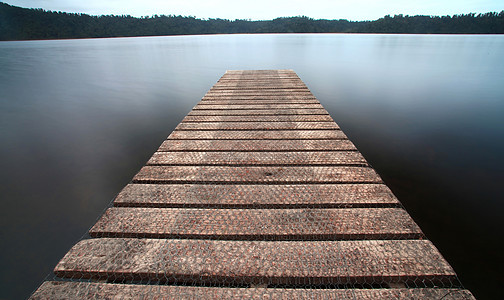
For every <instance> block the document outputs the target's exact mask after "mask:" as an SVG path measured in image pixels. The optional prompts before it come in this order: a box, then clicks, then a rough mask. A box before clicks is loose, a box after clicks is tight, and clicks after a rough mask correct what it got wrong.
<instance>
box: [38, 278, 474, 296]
mask: <svg viewBox="0 0 504 300" xmlns="http://www.w3.org/2000/svg"><path fill="white" fill-rule="evenodd" d="M76 298H80V299H271V300H276V299H342V300H343V299H344V300H354V299H370V300H375V299H428V300H430V299H432V300H439V299H443V300H456V299H468V300H470V299H475V298H474V297H473V295H472V294H471V292H469V291H468V290H462V289H441V288H436V289H425V288H423V289H422V288H414V289H314V288H306V289H304V288H303V289H286V288H230V287H227V288H226V287H197V286H173V285H172V286H170V285H146V284H144V285H141V284H113V283H94V282H71V281H47V282H44V284H43V285H42V286H41V287H40V288H39V289H37V291H35V293H34V294H33V295H32V296H31V297H30V299H32V300H38V299H54V300H66V299H76Z"/></svg>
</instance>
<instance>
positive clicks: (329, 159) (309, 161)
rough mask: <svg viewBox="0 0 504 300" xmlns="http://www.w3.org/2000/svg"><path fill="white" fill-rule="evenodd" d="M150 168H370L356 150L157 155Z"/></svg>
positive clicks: (152, 159) (151, 160) (163, 153)
mask: <svg viewBox="0 0 504 300" xmlns="http://www.w3.org/2000/svg"><path fill="white" fill-rule="evenodd" d="M147 165H219V166H228V165H249V166H253V165H256V166H261V165H262V166H264V165H292V166H296V165H298V166H303V165H305V166H306V165H312V166H319V165H354V166H369V165H368V163H367V162H366V160H365V159H364V157H363V156H362V154H360V153H359V152H357V151H326V152H323V151H317V152H156V153H154V155H153V156H152V157H151V158H150V159H149V161H148V162H147Z"/></svg>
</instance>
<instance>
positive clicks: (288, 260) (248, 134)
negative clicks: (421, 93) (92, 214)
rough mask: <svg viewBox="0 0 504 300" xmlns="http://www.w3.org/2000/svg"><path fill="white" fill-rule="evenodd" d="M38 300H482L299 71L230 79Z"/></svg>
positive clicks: (180, 129) (229, 75) (239, 74)
mask: <svg viewBox="0 0 504 300" xmlns="http://www.w3.org/2000/svg"><path fill="white" fill-rule="evenodd" d="M89 234H90V236H91V238H90V239H84V240H81V241H80V242H79V243H77V244H76V245H75V246H74V247H73V248H72V249H71V250H70V251H69V252H68V253H67V254H66V255H65V256H64V257H63V259H61V261H60V262H59V263H58V264H57V266H56V267H55V269H54V273H55V280H54V281H46V282H44V283H43V284H42V285H41V286H40V287H39V289H38V290H37V291H35V293H34V294H33V295H32V298H33V299H71V298H96V299H103V298H114V299H116V298H117V299H123V298H134V299H143V298H155V299H165V298H196V297H202V298H205V299H206V298H213V299H219V298H258V299H259V298H260V299H263V298H268V299H270V298H271V299H297V298H309V299H312V298H316V299H329V298H330V299H333V298H341V299H380V298H382V299H390V298H401V299H402V298H404V299H474V298H473V296H472V295H471V293H470V292H469V291H467V290H464V289H463V288H461V285H460V283H459V281H458V279H457V277H456V274H455V272H454V271H453V269H452V267H451V266H450V265H449V264H448V263H447V262H446V261H445V259H444V258H443V257H442V255H441V254H440V253H439V252H438V250H437V249H436V248H435V246H434V245H433V244H432V243H431V242H430V241H429V240H427V239H426V238H425V236H424V235H423V233H422V231H421V230H420V228H419V227H418V226H417V225H416V224H415V222H414V221H413V220H412V219H411V217H410V216H409V215H408V214H407V212H406V211H405V210H404V209H403V207H402V206H401V204H400V203H399V201H398V200H397V199H396V197H395V196H394V195H393V194H392V192H391V191H390V190H389V188H388V187H387V186H386V185H385V184H384V183H383V182H382V180H381V178H380V176H379V175H378V174H377V173H376V171H375V170H374V169H373V168H371V167H370V166H369V164H368V163H367V161H366V160H365V159H364V157H363V156H362V155H361V154H360V153H359V152H358V151H357V149H356V148H355V146H354V145H353V144H352V142H351V141H349V140H348V138H347V137H346V135H345V134H344V133H343V132H342V131H341V130H340V128H339V127H338V125H337V124H336V123H335V122H334V121H333V120H332V118H331V117H330V116H329V114H328V113H327V111H326V110H325V109H324V108H323V107H322V105H321V104H320V103H319V101H318V100H317V99H316V98H315V97H314V96H313V94H312V93H311V92H310V91H309V89H308V88H307V87H306V85H305V84H304V83H303V82H302V81H301V80H300V79H299V77H298V76H297V75H296V74H295V73H294V72H293V71H291V70H265V71H227V72H226V73H225V75H224V76H223V77H222V78H221V79H220V80H219V81H218V83H217V84H215V85H214V86H213V87H212V89H211V90H210V91H209V92H208V93H207V94H206V95H205V96H204V97H203V99H202V100H201V102H200V103H199V104H198V105H196V106H195V107H194V109H193V110H192V111H191V112H190V113H189V115H188V116H186V117H185V119H184V120H183V121H182V123H180V124H179V125H178V126H177V128H176V129H175V131H174V132H173V133H172V134H171V135H170V136H169V137H168V138H167V140H166V141H164V142H163V144H162V145H161V146H160V147H159V149H158V151H157V152H156V153H154V155H153V156H152V158H151V159H150V160H149V161H148V162H147V165H146V166H144V167H143V168H142V169H141V170H140V172H138V174H137V175H136V176H135V177H134V178H133V180H132V181H131V183H130V184H128V185H127V186H126V187H125V188H124V189H123V190H122V191H121V193H120V194H119V195H118V196H117V198H116V199H115V200H114V206H113V207H111V208H109V209H108V210H107V211H106V213H105V214H104V215H103V216H102V217H101V219H100V220H99V221H98V222H97V223H96V224H95V225H94V226H93V227H92V228H91V230H90V232H89Z"/></svg>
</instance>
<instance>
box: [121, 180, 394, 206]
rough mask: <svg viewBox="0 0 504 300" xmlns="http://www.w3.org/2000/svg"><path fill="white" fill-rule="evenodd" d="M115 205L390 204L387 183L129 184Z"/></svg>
mask: <svg viewBox="0 0 504 300" xmlns="http://www.w3.org/2000/svg"><path fill="white" fill-rule="evenodd" d="M114 205H115V206H130V207H200V208H203V207H206V208H212V207H213V208H296V207H297V208H324V207H325V208H330V207H335V208H337V207H391V206H398V205H399V201H398V200H397V198H396V197H394V195H393V194H392V192H391V191H390V189H389V188H388V187H387V186H386V185H384V184H299V185H289V184H282V185H274V184H270V185H253V184H239V185H222V184H128V185H127V186H126V187H125V188H124V189H123V190H122V191H121V192H120V193H119V195H117V197H116V199H115V200H114Z"/></svg>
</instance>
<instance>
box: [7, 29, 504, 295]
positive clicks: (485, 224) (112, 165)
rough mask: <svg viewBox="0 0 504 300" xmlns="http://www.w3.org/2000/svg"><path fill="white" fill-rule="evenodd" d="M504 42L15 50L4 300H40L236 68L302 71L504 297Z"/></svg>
mask: <svg viewBox="0 0 504 300" xmlns="http://www.w3.org/2000/svg"><path fill="white" fill-rule="evenodd" d="M503 58H504V36H501V35H473V36H470V35H372V34H359V35H347V34H283V35H279V34H271V35H208V36H175V37H141V38H115V39H83V40H54V41H20V42H0V70H1V72H0V140H1V141H2V147H0V161H1V166H2V172H1V173H0V181H1V185H0V195H1V197H2V199H1V204H2V209H1V210H0V222H1V223H0V224H1V228H2V230H1V232H0V240H1V241H2V245H3V246H2V247H0V254H1V255H0V260H1V268H0V269H1V280H0V284H1V288H0V293H1V294H0V298H1V299H14V298H22V297H27V296H29V295H30V293H31V292H32V291H33V290H34V289H36V288H37V287H38V285H39V284H40V283H41V282H42V280H43V279H44V277H45V276H46V275H47V274H50V273H51V272H52V269H53V267H54V266H55V265H56V263H57V262H58V261H59V259H61V258H62V257H63V255H64V254H65V253H66V252H67V251H68V249H69V248H70V247H71V246H72V245H73V244H74V243H76V242H77V241H78V240H79V239H81V238H82V237H83V235H85V233H86V232H87V230H88V229H89V228H90V226H92V225H93V224H94V223H95V221H96V220H97V218H98V217H99V216H100V215H101V213H102V212H103V211H104V210H105V209H106V208H107V207H108V206H109V205H110V202H111V201H112V200H113V198H114V196H115V195H116V194H117V193H118V192H119V191H120V190H121V189H122V187H124V185H126V184H127V183H128V182H129V181H130V180H131V178H132V177H133V176H134V175H135V174H136V172H138V170H139V169H140V168H141V166H142V165H144V164H145V162H146V161H147V160H148V158H149V157H150V156H151V155H152V154H153V152H154V151H155V150H156V149H157V148H158V147H159V145H160V144H161V142H162V141H163V139H165V138H166V137H167V136H168V135H169V134H170V132H171V131H172V130H173V129H174V128H175V126H176V125H177V124H178V123H179V122H180V121H181V120H182V118H183V117H184V116H185V115H186V114H187V113H188V112H189V111H190V110H191V108H192V107H193V106H194V105H195V104H196V103H197V102H199V100H200V99H201V98H202V97H203V95H204V94H205V93H206V91H207V90H208V89H209V88H210V87H212V86H213V85H214V84H215V82H216V81H217V80H218V79H219V78H220V77H221V76H222V75H223V74H224V72H225V71H226V70H228V69H240V70H241V69H293V70H294V71H296V72H297V74H298V75H299V76H300V78H301V79H302V80H303V81H304V82H305V83H306V84H307V86H308V87H309V88H310V90H311V91H312V92H313V94H314V95H315V96H316V97H317V98H318V99H319V100H320V102H321V103H322V104H323V105H324V107H325V108H326V109H327V110H328V111H329V113H330V114H331V116H332V117H333V118H334V119H335V121H336V122H337V123H338V124H339V125H340V126H341V127H342V129H343V130H344V132H345V133H346V134H347V135H348V136H349V138H350V139H351V140H352V141H353V142H354V143H355V144H356V145H357V147H358V148H359V150H360V151H361V152H362V154H363V155H364V156H365V157H366V159H367V160H368V161H369V162H370V163H371V164H372V165H373V167H374V168H375V169H376V170H377V171H378V173H379V174H380V175H381V176H382V178H383V179H384V181H385V182H386V183H387V184H388V185H389V187H390V188H391V189H392V191H393V192H394V193H395V194H396V196H397V197H398V198H399V200H400V201H401V202H402V203H403V205H404V206H405V208H406V209H407V210H408V212H409V213H410V214H411V216H412V217H413V218H414V220H415V221H416V222H417V223H418V224H419V225H420V227H421V228H422V229H423V231H424V232H425V233H426V235H427V237H428V238H429V239H430V240H431V241H433V243H434V244H435V245H436V246H437V247H438V248H439V250H440V251H441V253H442V254H443V255H444V256H445V258H446V259H447V260H448V261H449V262H450V264H451V265H452V266H453V267H454V269H455V271H456V272H457V273H458V275H459V278H460V280H461V281H462V283H463V284H464V286H465V287H466V288H468V289H470V290H471V291H472V292H473V293H474V294H475V296H476V297H478V298H479V299H492V298H493V299H497V298H502V297H504V294H503V291H502V286H503V284H504V278H503V276H502V273H501V272H500V269H501V268H502V266H503V264H502V263H503V261H502V239H503V237H504V236H503V234H502V229H503V228H504V226H503V225H504V222H503V219H504V218H503V217H502V213H503V208H504V204H503V200H504V197H503V196H502V194H503V193H502V188H501V185H502V183H503V182H504V175H503V174H504V172H503V171H504V158H503V153H504V84H503V83H504V59H503Z"/></svg>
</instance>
